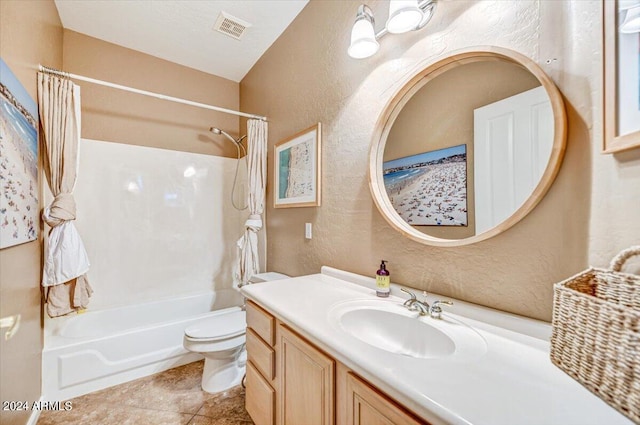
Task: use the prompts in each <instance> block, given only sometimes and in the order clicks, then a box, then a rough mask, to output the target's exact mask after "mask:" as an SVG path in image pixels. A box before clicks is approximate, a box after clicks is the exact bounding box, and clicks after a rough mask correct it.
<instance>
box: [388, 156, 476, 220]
mask: <svg viewBox="0 0 640 425" xmlns="http://www.w3.org/2000/svg"><path fill="white" fill-rule="evenodd" d="M382 167H383V171H382V173H383V179H384V186H385V189H386V191H387V195H388V196H389V200H390V201H391V204H392V205H393V207H394V208H395V210H396V212H397V213H398V214H399V215H400V217H402V219H403V220H404V221H406V222H407V223H409V224H410V225H412V226H467V145H457V146H451V147H447V148H444V149H438V150H433V151H429V152H424V153H419V154H416V155H411V156H405V157H403V158H398V159H394V160H391V161H386V162H384V163H383V164H382Z"/></svg>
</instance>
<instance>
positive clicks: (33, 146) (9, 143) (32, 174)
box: [0, 59, 39, 248]
mask: <svg viewBox="0 0 640 425" xmlns="http://www.w3.org/2000/svg"><path fill="white" fill-rule="evenodd" d="M37 129H38V107H37V106H36V103H35V101H34V100H33V99H31V96H29V93H27V90H26V89H25V88H24V87H23V86H22V84H20V81H18V79H17V78H16V76H15V75H14V74H13V72H11V69H9V67H8V66H7V64H6V63H5V62H4V61H3V60H2V59H0V187H1V188H2V194H1V195H0V248H7V247H10V246H13V245H18V244H21V243H25V242H29V241H33V240H35V239H37V237H38V227H39V221H38V130H37Z"/></svg>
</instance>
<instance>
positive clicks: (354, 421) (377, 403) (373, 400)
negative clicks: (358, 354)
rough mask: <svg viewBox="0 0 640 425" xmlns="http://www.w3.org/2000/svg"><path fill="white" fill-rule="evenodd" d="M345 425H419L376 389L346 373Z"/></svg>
mask: <svg viewBox="0 0 640 425" xmlns="http://www.w3.org/2000/svg"><path fill="white" fill-rule="evenodd" d="M346 392H347V402H346V410H347V415H346V423H347V425H421V424H425V422H420V421H418V420H417V419H415V418H414V417H413V416H412V415H410V414H408V413H407V412H405V411H404V409H403V408H402V407H400V406H398V405H396V404H395V403H394V402H393V401H391V400H389V399H388V398H387V397H386V396H385V395H383V394H382V393H380V391H378V390H377V389H376V388H374V387H372V386H371V385H369V384H368V383H367V382H365V381H363V380H362V379H360V378H359V377H358V376H356V375H354V374H353V373H351V372H347V391H346Z"/></svg>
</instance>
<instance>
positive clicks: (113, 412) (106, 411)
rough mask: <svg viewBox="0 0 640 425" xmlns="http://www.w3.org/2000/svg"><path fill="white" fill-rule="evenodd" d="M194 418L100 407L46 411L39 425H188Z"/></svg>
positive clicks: (179, 414)
mask: <svg viewBox="0 0 640 425" xmlns="http://www.w3.org/2000/svg"><path fill="white" fill-rule="evenodd" d="M192 416H193V415H190V414H184V413H177V412H166V411H161V410H150V409H140V408H137V407H129V406H117V405H110V406H107V405H100V406H91V407H89V406H87V407H85V408H77V409H76V408H74V409H72V410H68V411H58V412H53V411H46V412H43V413H42V414H41V415H40V419H39V420H38V425H87V424H91V425H141V424H153V425H186V424H187V423H188V422H189V421H190V420H191V418H192Z"/></svg>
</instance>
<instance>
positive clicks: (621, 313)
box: [551, 246, 640, 424]
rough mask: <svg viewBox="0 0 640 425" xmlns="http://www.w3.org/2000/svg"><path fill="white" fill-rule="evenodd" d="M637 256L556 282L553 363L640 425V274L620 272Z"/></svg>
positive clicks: (638, 249) (624, 255)
mask: <svg viewBox="0 0 640 425" xmlns="http://www.w3.org/2000/svg"><path fill="white" fill-rule="evenodd" d="M634 255H640V246H634V247H631V248H629V249H626V250H624V251H622V252H621V253H620V254H618V255H617V256H616V257H615V258H614V259H613V261H612V262H611V265H610V269H609V270H605V269H597V268H590V269H588V270H585V271H584V272H582V273H580V274H577V275H575V276H573V277H571V278H569V279H567V280H565V281H563V282H559V283H556V284H555V286H554V304H553V323H552V329H553V332H552V335H551V361H552V362H553V363H554V364H555V365H556V366H558V367H559V368H560V369H562V370H563V371H565V372H566V373H567V374H569V375H570V376H571V377H572V378H574V379H575V380H577V381H578V382H580V383H581V384H582V385H583V386H585V387H586V388H587V389H589V390H590V391H591V392H593V393H594V394H595V395H597V396H598V397H600V398H601V399H602V400H604V401H605V402H607V403H608V404H609V405H611V406H612V407H614V408H615V409H617V410H618V411H619V412H620V413H622V414H623V415H625V416H627V417H628V418H629V419H631V420H632V421H634V422H636V423H638V424H640V276H637V275H633V274H628V273H621V272H620V270H621V268H622V265H623V264H624V262H625V261H626V260H627V259H628V258H629V257H631V256H634Z"/></svg>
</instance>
